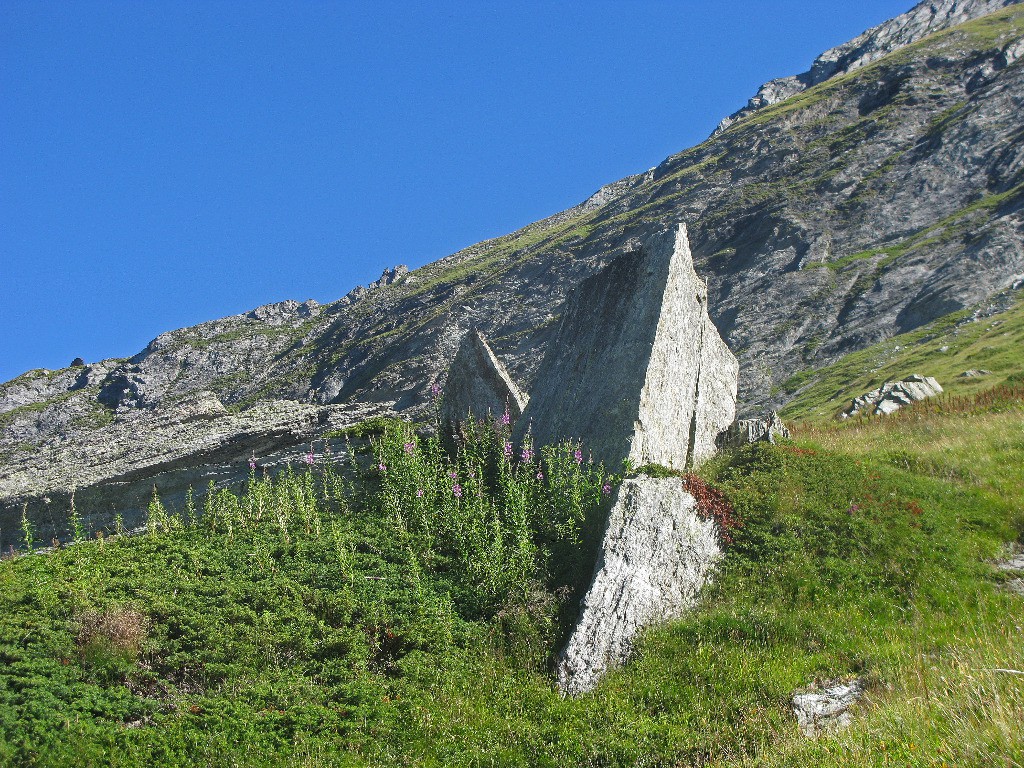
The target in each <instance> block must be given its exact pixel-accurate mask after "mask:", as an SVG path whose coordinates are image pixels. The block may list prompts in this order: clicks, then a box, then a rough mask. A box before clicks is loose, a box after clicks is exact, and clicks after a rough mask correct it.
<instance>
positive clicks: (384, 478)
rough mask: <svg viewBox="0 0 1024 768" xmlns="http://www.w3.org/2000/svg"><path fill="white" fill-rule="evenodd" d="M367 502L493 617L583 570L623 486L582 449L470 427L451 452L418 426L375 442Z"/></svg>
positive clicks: (460, 593) (460, 594)
mask: <svg viewBox="0 0 1024 768" xmlns="http://www.w3.org/2000/svg"><path fill="white" fill-rule="evenodd" d="M371 452H372V460H371V461H370V462H369V469H368V470H367V471H364V472H363V473H362V482H361V483H360V484H359V485H360V488H361V489H362V492H363V497H362V498H361V499H360V502H361V503H362V504H363V505H365V506H367V507H372V508H375V509H377V510H379V512H380V513H381V514H382V516H383V517H384V518H385V519H387V520H388V521H390V523H391V524H392V525H393V526H394V527H395V529H396V530H397V531H398V532H400V533H401V535H402V537H403V540H404V541H405V543H406V546H407V547H408V548H409V549H410V551H411V552H412V553H413V555H414V556H415V558H416V560H417V561H418V562H419V563H420V564H421V565H422V567H424V568H426V569H428V570H430V571H431V572H434V573H437V574H440V575H441V576H443V577H444V578H446V579H449V580H450V582H451V584H452V588H453V592H454V593H455V596H456V599H457V602H459V603H461V604H462V605H464V606H465V608H466V609H467V610H468V611H469V612H470V613H471V614H474V615H486V614H489V613H492V612H493V611H495V610H496V609H497V608H498V607H499V606H500V605H502V604H506V603H508V602H510V601H511V602H512V603H523V602H525V601H526V600H527V598H528V596H529V594H530V592H531V590H532V589H533V588H534V587H535V586H536V585H538V584H539V583H541V582H546V583H548V584H549V585H550V583H551V582H552V580H554V581H555V582H563V583H564V582H565V581H566V579H567V578H569V577H570V574H571V573H572V572H573V571H576V570H578V569H579V568H585V563H583V562H582V559H581V558H582V557H583V554H582V553H583V552H584V550H586V549H587V547H585V546H584V542H585V541H587V542H591V543H592V541H593V539H594V537H595V535H596V533H597V532H598V530H599V527H600V525H601V524H602V523H603V521H604V516H605V514H606V513H607V504H606V503H605V502H606V501H607V500H608V499H609V497H610V495H611V491H612V488H613V486H615V485H617V484H618V482H619V481H620V477H618V476H611V475H609V474H608V473H606V472H605V470H604V467H603V466H602V465H600V464H595V463H594V462H593V461H592V460H591V459H589V457H586V458H585V457H584V452H583V448H582V447H581V446H580V445H579V444H576V443H562V444H559V445H554V446H544V447H542V448H540V449H539V450H535V448H534V446H533V444H532V442H531V441H530V439H529V437H527V438H526V440H525V441H524V443H523V444H522V445H518V446H517V445H515V444H514V443H513V441H512V436H511V429H510V425H509V419H508V418H507V417H499V418H498V419H496V420H490V421H483V420H476V421H474V420H467V421H466V422H464V423H463V424H461V425H460V429H459V430H458V434H457V435H455V436H454V438H453V439H452V441H451V445H450V447H448V448H446V447H445V446H444V445H443V444H442V440H441V439H440V438H439V437H438V436H437V435H436V434H435V435H430V436H427V435H419V434H417V433H416V431H415V430H414V428H413V427H412V425H409V424H403V423H401V422H392V423H390V424H388V425H387V426H386V427H385V428H384V431H383V433H382V434H381V435H380V436H378V437H375V438H373V439H372V440H371Z"/></svg>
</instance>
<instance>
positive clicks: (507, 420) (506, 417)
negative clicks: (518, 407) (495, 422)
mask: <svg viewBox="0 0 1024 768" xmlns="http://www.w3.org/2000/svg"><path fill="white" fill-rule="evenodd" d="M501 423H502V424H503V425H504V426H506V427H507V426H508V425H509V424H511V423H512V414H511V413H509V412H508V406H507V405H506V406H505V412H504V413H503V414H501Z"/></svg>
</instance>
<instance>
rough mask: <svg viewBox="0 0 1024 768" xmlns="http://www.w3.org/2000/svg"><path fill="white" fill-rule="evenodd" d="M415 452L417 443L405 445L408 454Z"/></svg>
mask: <svg viewBox="0 0 1024 768" xmlns="http://www.w3.org/2000/svg"><path fill="white" fill-rule="evenodd" d="M415 450H416V443H406V444H405V452H406V453H412V452H413V451H415Z"/></svg>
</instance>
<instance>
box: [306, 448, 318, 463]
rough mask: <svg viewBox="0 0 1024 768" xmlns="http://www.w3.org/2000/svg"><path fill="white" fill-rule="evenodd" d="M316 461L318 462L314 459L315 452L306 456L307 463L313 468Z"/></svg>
mask: <svg viewBox="0 0 1024 768" xmlns="http://www.w3.org/2000/svg"><path fill="white" fill-rule="evenodd" d="M315 461H316V459H315V458H314V457H313V452H312V451H310V452H309V453H307V454H306V463H307V464H309V465H310V466H313V464H314V462H315Z"/></svg>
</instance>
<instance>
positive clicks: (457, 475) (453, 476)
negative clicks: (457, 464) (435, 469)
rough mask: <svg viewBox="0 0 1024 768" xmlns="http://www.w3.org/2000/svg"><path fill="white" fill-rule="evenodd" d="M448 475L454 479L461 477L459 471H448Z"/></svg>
mask: <svg viewBox="0 0 1024 768" xmlns="http://www.w3.org/2000/svg"><path fill="white" fill-rule="evenodd" d="M448 477H450V478H451V479H452V480H457V479H458V477H459V473H458V472H449V473H448Z"/></svg>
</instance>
